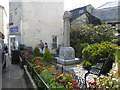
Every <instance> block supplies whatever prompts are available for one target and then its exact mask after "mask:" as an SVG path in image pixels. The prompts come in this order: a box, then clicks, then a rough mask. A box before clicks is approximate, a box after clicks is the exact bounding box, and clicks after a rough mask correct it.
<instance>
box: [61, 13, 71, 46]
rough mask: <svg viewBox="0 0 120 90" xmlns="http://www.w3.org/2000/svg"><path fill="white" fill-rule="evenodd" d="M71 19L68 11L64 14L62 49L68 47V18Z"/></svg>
mask: <svg viewBox="0 0 120 90" xmlns="http://www.w3.org/2000/svg"><path fill="white" fill-rule="evenodd" d="M71 17H72V15H71V13H70V12H69V11H65V12H64V16H63V20H64V47H69V46H70V18H71Z"/></svg>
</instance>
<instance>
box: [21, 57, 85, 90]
mask: <svg viewBox="0 0 120 90" xmlns="http://www.w3.org/2000/svg"><path fill="white" fill-rule="evenodd" d="M21 58H22V59H23V64H24V65H26V66H27V69H28V71H29V72H30V74H31V76H32V78H33V80H34V82H35V83H36V85H37V87H38V88H46V89H48V90H50V88H49V86H48V85H47V84H46V82H45V81H44V80H43V79H42V78H41V77H40V75H39V74H38V73H37V72H36V71H35V70H34V69H33V68H32V66H31V64H30V62H29V61H30V60H28V58H25V57H24V56H22V57H21ZM48 63H50V64H54V65H55V63H51V62H48ZM55 68H60V67H59V66H57V65H55ZM60 70H61V73H69V74H72V75H73V77H74V78H75V81H77V82H78V85H79V86H80V87H81V88H85V81H84V79H83V78H81V77H80V76H77V75H76V74H75V73H74V72H72V71H69V70H66V69H64V68H63V67H62V68H60Z"/></svg>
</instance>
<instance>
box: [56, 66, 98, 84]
mask: <svg viewBox="0 0 120 90" xmlns="http://www.w3.org/2000/svg"><path fill="white" fill-rule="evenodd" d="M58 66H62V65H60V64H58ZM63 68H64V69H66V70H68V71H70V72H72V73H74V74H75V75H77V76H79V77H81V78H82V79H84V76H85V74H86V73H87V72H88V71H87V70H85V69H84V68H83V67H82V65H81V64H75V65H68V66H63ZM94 78H97V76H96V75H93V74H89V75H88V76H87V78H86V81H87V82H88V81H94Z"/></svg>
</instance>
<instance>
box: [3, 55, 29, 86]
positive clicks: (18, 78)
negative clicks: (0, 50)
mask: <svg viewBox="0 0 120 90" xmlns="http://www.w3.org/2000/svg"><path fill="white" fill-rule="evenodd" d="M2 78H3V79H2V88H27V85H26V83H25V80H24V77H23V70H21V69H20V66H19V64H11V61H10V57H7V66H6V69H4V70H3V72H2Z"/></svg>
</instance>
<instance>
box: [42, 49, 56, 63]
mask: <svg viewBox="0 0 120 90" xmlns="http://www.w3.org/2000/svg"><path fill="white" fill-rule="evenodd" d="M43 60H45V61H53V60H54V58H53V56H52V55H51V53H50V51H49V49H46V50H45V53H44V56H43Z"/></svg>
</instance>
